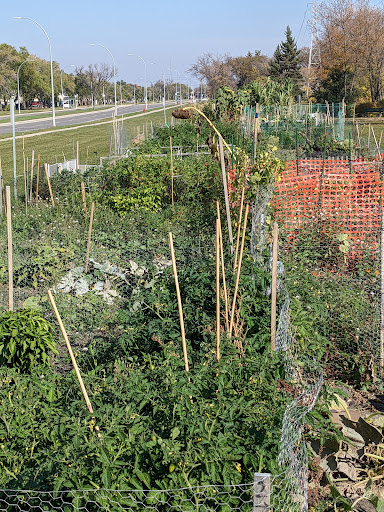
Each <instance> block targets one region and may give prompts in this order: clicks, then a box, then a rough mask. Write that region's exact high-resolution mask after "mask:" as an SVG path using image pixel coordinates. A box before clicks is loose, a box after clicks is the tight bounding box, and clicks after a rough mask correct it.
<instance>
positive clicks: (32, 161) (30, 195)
mask: <svg viewBox="0 0 384 512" xmlns="http://www.w3.org/2000/svg"><path fill="white" fill-rule="evenodd" d="M34 165H35V150H34V149H32V158H31V186H30V191H29V202H30V203H31V202H32V188H33V166H34Z"/></svg>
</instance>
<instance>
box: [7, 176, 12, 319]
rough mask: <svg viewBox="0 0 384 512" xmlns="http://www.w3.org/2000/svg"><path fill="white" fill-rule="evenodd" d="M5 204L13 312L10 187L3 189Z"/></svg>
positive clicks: (9, 287) (10, 294) (9, 284)
mask: <svg viewBox="0 0 384 512" xmlns="http://www.w3.org/2000/svg"><path fill="white" fill-rule="evenodd" d="M5 195H6V202H7V237H8V291H9V294H8V297H9V298H8V309H9V311H13V248H12V211H11V187H10V186H8V185H7V186H6V187H5Z"/></svg>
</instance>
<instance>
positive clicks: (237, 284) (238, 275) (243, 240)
mask: <svg viewBox="0 0 384 512" xmlns="http://www.w3.org/2000/svg"><path fill="white" fill-rule="evenodd" d="M248 213H249V204H247V206H246V208H245V215H244V224H243V237H242V240H241V248H240V255H239V266H238V267H237V275H236V284H235V292H234V294H233V301H232V311H231V322H230V324H229V337H231V336H232V331H233V324H234V318H235V307H236V299H237V291H238V289H239V279H240V272H241V263H242V260H243V252H244V242H245V234H246V229H247V219H248Z"/></svg>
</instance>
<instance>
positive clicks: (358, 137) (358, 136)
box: [356, 121, 361, 149]
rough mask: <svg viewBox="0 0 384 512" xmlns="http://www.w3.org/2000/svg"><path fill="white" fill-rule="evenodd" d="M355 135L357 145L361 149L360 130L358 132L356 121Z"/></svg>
mask: <svg viewBox="0 0 384 512" xmlns="http://www.w3.org/2000/svg"><path fill="white" fill-rule="evenodd" d="M356 133H357V141H358V143H359V148H360V149H361V140H360V130H359V123H358V122H357V121H356Z"/></svg>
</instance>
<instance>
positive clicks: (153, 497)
mask: <svg viewBox="0 0 384 512" xmlns="http://www.w3.org/2000/svg"><path fill="white" fill-rule="evenodd" d="M0 510H4V511H5V510H6V511H9V512H14V511H31V510H32V511H35V512H45V511H57V512H72V511H76V512H77V511H79V512H80V511H84V512H94V511H95V512H96V511H108V512H117V511H120V510H125V511H132V512H134V511H138V510H152V511H154V512H155V511H156V512H188V511H200V512H230V511H236V510H237V511H241V512H295V511H299V510H302V508H301V503H300V497H299V496H298V495H297V494H296V493H295V492H293V489H292V486H291V482H290V479H289V478H287V476H286V474H285V473H281V474H279V475H276V476H271V475H270V474H266V473H255V477H254V481H253V482H251V483H249V484H240V485H200V486H195V487H185V488H181V489H166V490H158V489H152V490H150V489H148V490H144V489H128V490H117V489H86V490H64V491H62V490H61V491H38V490H10V489H5V490H0Z"/></svg>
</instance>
